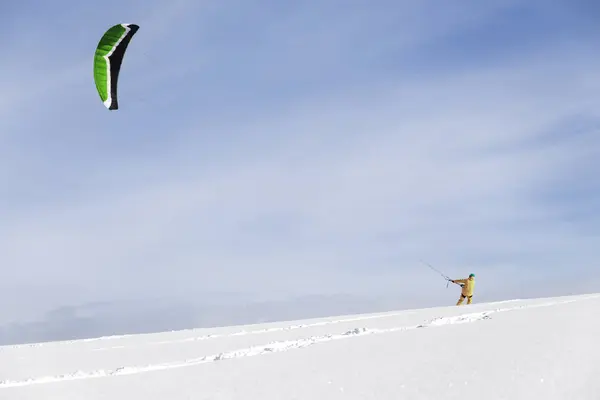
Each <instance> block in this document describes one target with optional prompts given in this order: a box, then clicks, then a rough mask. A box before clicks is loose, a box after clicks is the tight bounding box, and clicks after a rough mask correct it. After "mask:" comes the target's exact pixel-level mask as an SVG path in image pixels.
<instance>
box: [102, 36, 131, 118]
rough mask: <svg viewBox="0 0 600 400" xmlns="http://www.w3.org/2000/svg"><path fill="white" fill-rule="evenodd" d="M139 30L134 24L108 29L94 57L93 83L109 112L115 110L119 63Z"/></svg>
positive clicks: (117, 105) (117, 106)
mask: <svg viewBox="0 0 600 400" xmlns="http://www.w3.org/2000/svg"><path fill="white" fill-rule="evenodd" d="M138 29H140V27H139V26H138V25H135V24H118V25H115V26H113V27H111V28H110V29H108V30H107V31H106V32H105V33H104V35H103V36H102V38H101V39H100V42H99V43H98V46H97V47H96V54H95V55H94V81H95V82H96V89H97V90H98V94H99V95H100V99H102V102H103V103H104V105H105V106H106V108H108V109H109V110H117V109H118V108H119V102H118V99H117V82H118V80H119V72H120V71H121V63H122V62H123V57H124V56H125V51H126V50H127V46H128V45H129V42H130V41H131V38H132V37H133V35H135V33H136V32H137V31H138Z"/></svg>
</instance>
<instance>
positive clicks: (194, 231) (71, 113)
mask: <svg viewBox="0 0 600 400" xmlns="http://www.w3.org/2000/svg"><path fill="white" fill-rule="evenodd" d="M0 7H1V8H0V22H1V23H0V46H1V47H2V49H3V57H2V61H1V62H0V73H1V76H2V78H1V79H0V104H1V105H2V107H1V108H0V193H1V196H0V220H1V221H2V223H1V224H0V273H1V274H2V278H3V279H1V280H0V305H1V306H0V307H1V310H0V311H2V313H3V315H4V317H3V318H4V319H6V320H8V319H11V320H12V319H16V318H19V315H21V316H23V318H25V317H24V315H26V314H27V315H36V314H39V313H41V312H44V311H45V310H48V309H51V308H53V307H56V306H60V305H64V304H78V303H83V302H87V301H96V300H111V299H122V298H131V297H133V298H144V297H148V296H160V295H165V296H170V295H178V296H182V297H184V298H189V299H196V298H198V297H202V296H203V293H205V292H207V291H234V292H253V293H258V294H260V295H261V296H264V297H269V296H273V297H275V296H279V297H285V296H292V295H302V294H312V293H356V294H368V295H372V296H377V295H379V294H382V293H403V294H404V295H406V296H407V297H410V298H411V299H413V300H414V301H418V300H419V299H422V300H423V302H425V301H431V300H432V299H436V300H439V302H440V304H444V303H448V302H450V303H453V302H454V301H455V297H456V296H457V294H458V292H456V291H449V290H446V289H445V287H444V286H445V283H444V282H443V280H440V278H439V277H438V276H436V275H435V274H434V273H432V271H430V270H427V269H426V268H423V266H422V265H420V264H419V260H420V259H425V260H428V261H429V262H431V263H433V264H435V265H436V266H437V267H438V268H440V269H443V270H444V272H446V273H447V274H450V275H452V276H456V277H462V276H464V275H466V274H468V273H469V272H471V271H474V272H476V273H477V275H478V281H479V284H478V291H479V294H480V298H481V299H486V298H512V297H517V296H520V297H524V296H537V295H561V294H569V293H578V292H585V291H597V290H598V289H599V288H600V274H599V273H598V271H600V269H599V267H600V266H599V265H598V262H597V255H598V249H600V217H599V216H598V211H599V209H600V180H599V179H598V177H597V171H598V168H599V167H600V136H599V134H598V133H599V127H600V125H599V122H600V111H599V108H598V104H600V68H599V67H600V54H599V53H598V51H597V48H598V43H599V40H600V30H599V28H598V26H597V23H596V22H595V18H594V15H598V12H600V7H599V6H598V5H596V4H594V3H593V2H584V1H572V0H569V1H560V2H553V3H552V4H550V3H549V2H545V1H533V0H532V1H526V2H525V1H521V2H519V1H512V0H504V1H499V0H498V1H497V0H489V1H486V2H467V1H454V2H447V1H441V0H440V1H432V0H422V1H419V2H408V1H398V0H395V1H392V0H389V1H388V0H379V1H373V0H370V1H356V2H348V1H342V0H339V1H335V0H319V1H317V0H314V1H297V2H289V3H288V2H279V1H258V0H256V1H254V0H246V1H233V0H219V1H194V0H169V1H157V0H144V1H141V0H137V1H133V0H132V1H123V0H119V1H117V0H105V1H103V2H102V3H97V2H96V3H93V4H92V3H86V2H76V1H61V0H57V1H54V2H52V4H50V3H49V2H48V4H41V3H40V4H36V5H35V7H34V6H33V5H32V4H30V3H29V2H28V1H22V2H8V3H6V4H2V5H1V6H0ZM32 10H37V11H32ZM121 22H131V23H137V24H139V25H140V27H141V28H140V30H139V32H138V34H137V35H136V36H135V37H134V39H133V41H132V43H131V45H130V47H129V49H128V51H127V54H126V56H125V60H124V63H123V69H122V73H121V77H120V80H119V100H120V107H121V108H120V110H118V111H116V112H110V111H108V110H106V109H105V108H104V106H103V105H102V102H101V101H100V99H99V97H98V95H97V93H96V92H95V87H94V83H93V80H92V74H91V67H92V64H91V63H92V59H93V52H94V49H95V46H96V44H97V42H98V40H99V38H100V36H101V35H102V33H103V32H104V30H106V29H107V28H108V27H110V26H111V25H113V24H115V23H121Z"/></svg>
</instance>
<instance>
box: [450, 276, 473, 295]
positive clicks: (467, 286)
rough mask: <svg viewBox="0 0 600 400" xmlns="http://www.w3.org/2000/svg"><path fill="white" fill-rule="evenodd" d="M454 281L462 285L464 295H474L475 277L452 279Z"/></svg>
mask: <svg viewBox="0 0 600 400" xmlns="http://www.w3.org/2000/svg"><path fill="white" fill-rule="evenodd" d="M452 282H454V283H458V284H459V285H462V295H463V296H467V297H469V296H473V292H474V291H475V278H473V279H468V278H467V279H456V280H454V281H452Z"/></svg>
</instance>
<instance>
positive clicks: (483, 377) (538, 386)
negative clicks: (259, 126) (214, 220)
mask: <svg viewBox="0 0 600 400" xmlns="http://www.w3.org/2000/svg"><path fill="white" fill-rule="evenodd" d="M599 311H600V294H599V295H584V296H571V297H562V298H552V299H535V300H514V301H507V302H500V303H490V304H473V305H466V306H461V307H456V306H452V307H444V308H431V309H423V310H408V311H401V312H389V313H380V314H369V315H356V316H345V317H338V318H328V319H314V320H303V321H298V322H287V323H269V324H262V325H249V326H241V327H227V328H214V329H197V330H186V331H177V332H165V333H157V334H144V335H129V336H114V337H104V338H97V339H88V340H79V341H70V342H69V341H65V342H52V343H42V344H31V345H18V346H4V347H0V399H3V400H5V399H6V400H13V399H14V400H25V399H45V400H53V399H56V400H58V399H60V400H68V399H77V400H83V399H85V400H96V399H107V400H108V399H110V400H121V399H122V400H137V399H140V400H141V399H143V400H154V399H161V400H163V399H165V400H166V399H168V400H179V399H196V400H203V399H257V400H259V399H260V400H284V399H307V400H308V399H310V400H319V399H325V400H335V399H350V400H354V399H379V400H389V399H394V400H399V399H430V400H444V399H461V400H471V399H472V400H496V399H507V400H508V399H510V400H517V399H523V400H532V399H544V400H559V399H560V400H566V399H577V400H587V399H589V400H592V399H593V400H598V399H600V322H599V321H600V319H599V318H598V315H599Z"/></svg>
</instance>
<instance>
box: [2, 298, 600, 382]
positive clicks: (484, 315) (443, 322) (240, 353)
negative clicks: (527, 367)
mask: <svg viewBox="0 0 600 400" xmlns="http://www.w3.org/2000/svg"><path fill="white" fill-rule="evenodd" d="M597 297H600V296H587V297H580V298H576V299H570V300H562V301H552V302H546V303H540V304H530V305H519V306H514V307H505V308H497V309H495V310H489V311H482V312H475V313H467V314H462V315H458V316H453V317H441V318H433V319H431V320H429V321H427V322H425V323H422V324H418V325H412V326H399V327H393V328H387V329H368V328H354V329H352V330H349V331H346V332H343V333H339V334H327V335H322V336H312V337H307V338H303V339H298V340H287V341H279V342H272V343H268V344H265V345H258V346H252V347H248V348H242V349H238V350H233V351H226V352H222V353H218V354H214V355H208V356H204V357H199V358H193V359H188V360H183V361H174V362H168V363H160V364H151V365H145V366H128V367H119V368H116V369H114V370H96V371H88V372H86V371H76V372H73V373H70V374H63V375H55V376H43V377H33V378H29V379H25V380H5V381H0V389H3V388H9V387H18V386H29V385H36V384H45V383H56V382H65V381H74V380H81V379H91V378H102V377H110V376H123V375H134V374H141V373H145V372H151V371H160V370H168V369H175V368H183V367H189V366H194V365H200V364H206V363H212V362H216V361H223V360H231V359H237V358H243V357H254V356H259V355H264V354H270V353H278V352H285V351H289V350H295V349H302V348H306V347H309V346H312V345H315V344H319V343H324V342H330V341H333V340H341V339H348V338H352V337H362V336H366V335H375V334H383V333H392V332H400V331H410V330H415V329H422V328H429V327H440V326H447V325H456V324H464V323H473V322H478V321H483V320H488V319H491V315H492V314H496V313H502V312H507V311H515V310H521V309H526V308H538V307H548V306H554V305H559V304H566V303H572V302H576V301H582V300H587V299H592V298H597ZM393 315H394V314H384V315H376V316H365V317H358V318H350V319H339V320H330V321H323V322H318V323H314V324H306V325H292V326H288V327H280V328H267V329H262V330H257V331H238V332H235V333H231V334H221V335H208V336H204V337H197V338H189V339H184V341H187V340H198V339H201V338H208V337H228V336H238V335H245V334H257V333H268V332H269V333H270V332H276V331H286V330H290V329H299V328H305V327H313V326H322V325H328V324H335V323H341V322H348V321H355V320H356V321H358V320H365V319H372V318H385V317H391V316H393ZM127 336H133V335H127ZM120 337H123V336H120ZM80 342H81V341H80ZM151 343H160V342H151ZM116 347H117V348H118V347H119V346H116ZM120 347H125V346H120Z"/></svg>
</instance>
